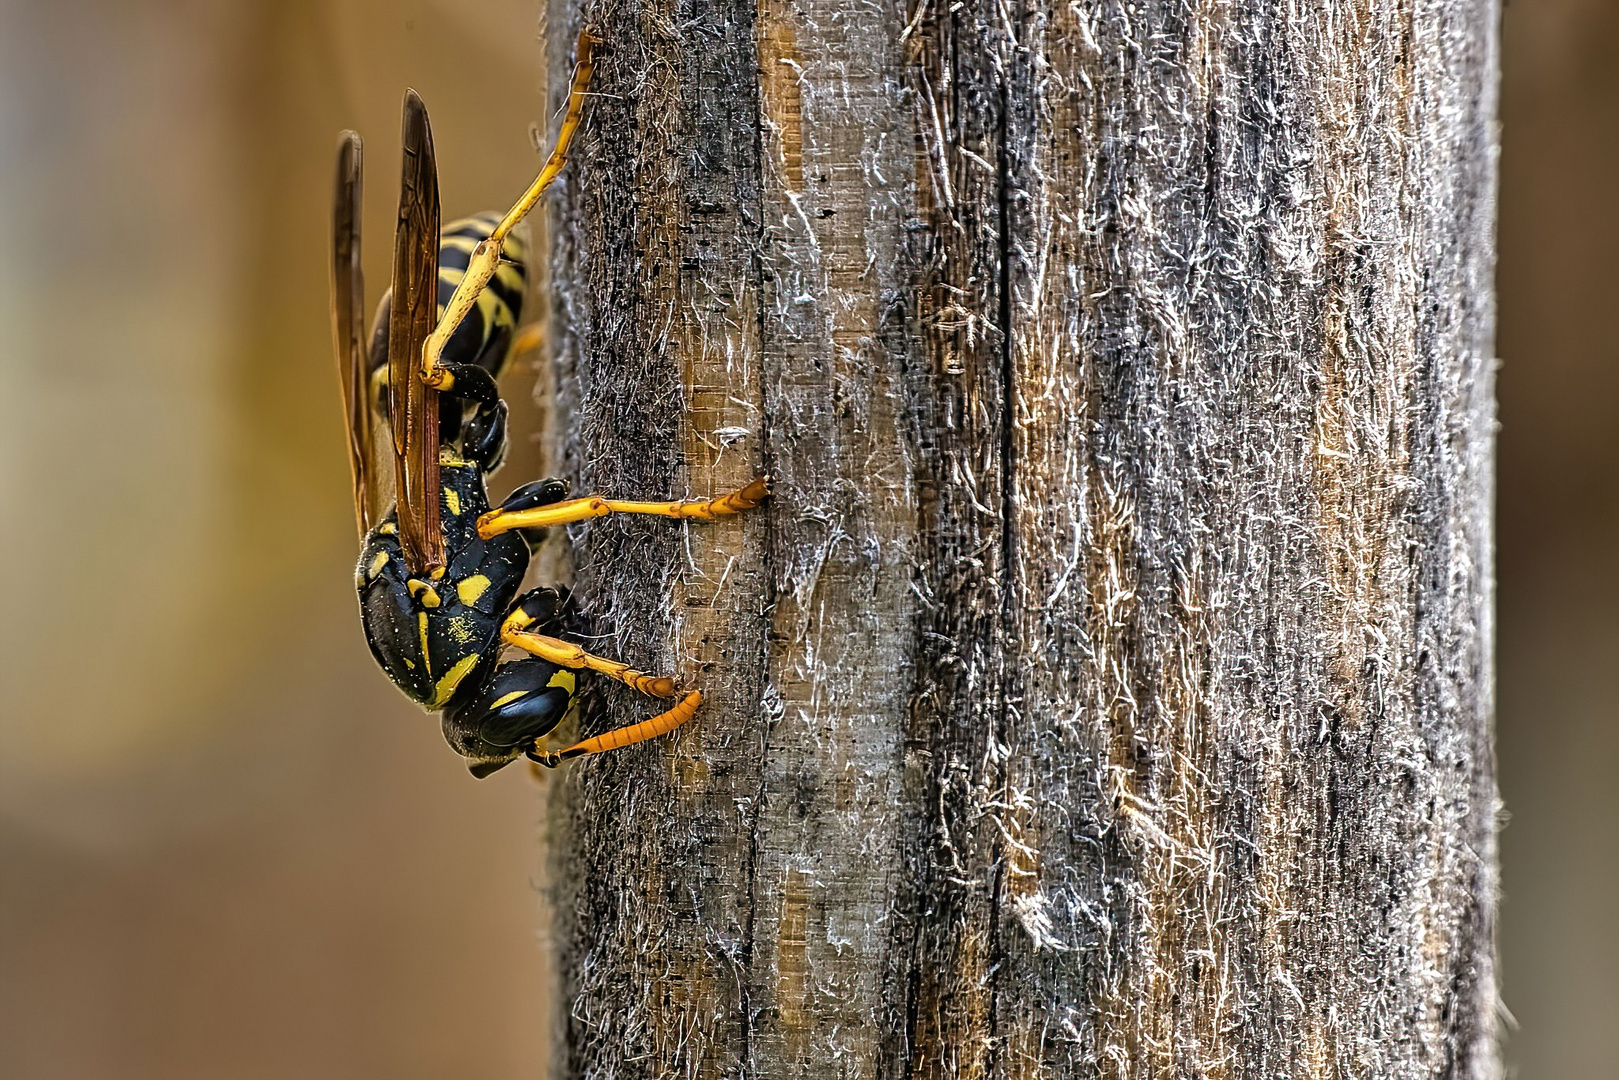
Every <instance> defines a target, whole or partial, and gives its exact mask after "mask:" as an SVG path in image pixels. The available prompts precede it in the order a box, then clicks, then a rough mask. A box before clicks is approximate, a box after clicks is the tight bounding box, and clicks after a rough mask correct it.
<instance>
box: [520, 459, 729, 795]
mask: <svg viewBox="0 0 1619 1080" xmlns="http://www.w3.org/2000/svg"><path fill="white" fill-rule="evenodd" d="M519 490H521V489H519ZM557 595H558V594H557V593H556V592H555V591H554V590H551V589H535V590H533V591H532V592H529V593H527V594H526V595H524V596H523V597H522V598H520V599H519V600H518V601H517V603H516V604H514V605H513V606H512V611H511V614H509V615H507V616H506V621H505V622H504V623H502V624H501V628H500V638H501V641H503V642H504V643H505V644H507V645H511V646H515V647H516V648H519V649H522V650H523V651H524V652H527V653H529V654H531V655H532V656H534V657H536V658H538V659H540V660H544V661H546V662H547V663H550V664H555V665H556V666H558V667H562V668H568V669H571V670H577V671H594V672H597V673H598V674H601V675H606V676H607V677H609V678H612V679H617V680H618V681H619V682H621V683H623V684H624V685H626V686H629V687H633V688H634V689H636V690H639V691H641V693H643V694H646V695H648V696H649V697H655V698H674V697H680V698H681V700H680V702H679V704H677V705H676V706H675V707H674V708H672V709H669V710H667V711H665V712H662V713H659V714H658V715H657V716H654V717H652V718H651V719H650V720H643V721H641V722H640V723H637V724H627V725H625V726H624V727H621V728H614V729H613V730H612V731H608V732H605V733H604V734H601V735H597V736H595V737H593V738H589V739H584V740H582V741H580V742H576V743H574V744H573V745H572V746H569V747H567V748H566V749H563V750H559V751H550V752H548V751H543V750H541V749H540V739H536V740H535V741H534V748H533V749H532V750H530V751H528V757H529V758H530V759H531V760H533V761H535V762H538V763H539V764H541V765H545V766H547V767H549V768H555V767H556V766H557V765H559V764H561V763H562V762H563V761H566V760H567V759H568V758H574V757H580V756H582V755H584V754H599V753H602V752H603V751H606V750H617V749H619V748H620V747H623V746H630V745H632V744H634V743H638V742H644V741H645V740H647V739H655V738H657V737H658V736H659V735H664V734H667V733H668V732H671V731H673V730H674V729H675V728H677V727H679V726H680V725H682V724H684V723H685V722H686V721H688V720H690V719H691V718H692V717H693V716H694V715H696V713H697V707H698V706H699V705H701V704H702V703H703V695H702V694H701V693H699V692H698V691H696V690H692V691H689V692H687V693H686V694H685V695H684V696H682V695H681V694H680V689H679V687H677V686H676V685H675V681H674V680H673V679H669V678H664V677H662V676H657V675H647V674H644V673H642V672H639V671H636V670H635V669H634V668H632V667H630V666H629V665H628V664H621V663H619V662H618V661H616V660H607V659H604V658H603V657H600V656H595V655H593V654H591V653H588V652H586V651H585V650H584V649H583V648H582V647H580V646H578V645H575V644H573V643H572V642H571V641H563V640H562V639H561V638H555V637H551V636H549V635H546V634H537V633H534V632H533V631H532V628H533V627H535V626H544V625H545V624H546V623H547V622H548V621H550V620H549V619H548V618H547V616H546V611H547V608H546V605H548V604H550V605H554V604H555V603H556V598H557ZM550 611H551V612H552V613H554V611H555V607H554V606H553V607H551V608H550ZM542 738H543V736H542Z"/></svg>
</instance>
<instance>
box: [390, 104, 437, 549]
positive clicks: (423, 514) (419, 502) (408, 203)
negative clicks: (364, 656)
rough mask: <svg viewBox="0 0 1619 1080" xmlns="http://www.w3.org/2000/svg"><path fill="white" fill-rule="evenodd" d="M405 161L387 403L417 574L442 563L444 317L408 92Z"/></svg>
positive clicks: (418, 125)
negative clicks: (431, 368) (435, 381)
mask: <svg viewBox="0 0 1619 1080" xmlns="http://www.w3.org/2000/svg"><path fill="white" fill-rule="evenodd" d="M402 142H403V143H404V150H405V153H404V167H403V172H402V175H401V177H400V185H399V225H398V228H397V230H396V231H395V233H394V272H393V306H392V309H391V314H390V318H389V321H388V408H389V416H390V419H391V421H392V425H393V443H394V480H395V485H394V488H395V490H394V497H395V502H396V503H397V505H398V508H399V541H400V545H401V546H402V547H403V548H404V554H405V563H406V565H407V566H408V567H409V568H410V570H411V572H412V573H415V574H425V573H428V572H429V571H431V570H433V569H435V568H436V567H440V566H443V565H444V534H443V533H442V532H441V531H440V530H439V477H438V449H439V447H438V441H439V428H438V391H436V390H432V389H429V388H428V387H427V385H426V384H424V383H423V382H422V379H421V372H420V367H421V360H422V343H423V342H425V341H426V340H427V335H428V334H430V333H432V332H433V325H434V323H436V322H437V321H438V241H439V236H438V219H439V207H438V167H437V164H436V163H435V162H434V159H433V132H432V129H431V128H430V127H429V126H428V122H427V107H426V106H425V105H423V104H422V99H421V98H420V97H418V96H417V94H416V91H414V90H407V91H405V116H404V124H403V130H402Z"/></svg>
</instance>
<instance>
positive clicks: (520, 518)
mask: <svg viewBox="0 0 1619 1080" xmlns="http://www.w3.org/2000/svg"><path fill="white" fill-rule="evenodd" d="M769 495H770V480H769V479H768V478H767V477H763V476H761V477H758V478H757V479H755V480H754V481H753V483H751V484H749V485H748V486H747V487H745V488H741V489H739V490H737V491H733V492H731V493H730V494H729V495H721V496H720V497H719V498H717V499H694V500H688V501H686V502H631V501H629V500H627V499H605V498H603V497H602V496H600V495H592V496H590V497H589V498H584V499H568V500H567V501H565V502H559V503H552V504H551V505H549V506H537V507H535V508H534V509H532V510H491V511H489V513H487V514H484V515H483V516H482V517H480V518H479V519H478V535H479V536H481V537H483V538H484V539H485V540H488V539H489V538H490V537H494V536H499V535H500V534H501V533H504V532H511V531H512V530H513V529H541V528H545V527H547V526H551V525H567V524H569V523H571V522H575V521H589V520H590V519H591V518H599V517H605V516H606V515H608V514H653V515H655V516H658V517H671V518H693V519H696V520H698V521H712V520H713V519H715V518H717V517H721V516H723V515H725V514H740V513H741V512H742V511H744V510H751V509H753V508H754V507H755V506H758V505H759V504H760V503H762V502H764V500H765V499H766V498H767V497H768V496H769Z"/></svg>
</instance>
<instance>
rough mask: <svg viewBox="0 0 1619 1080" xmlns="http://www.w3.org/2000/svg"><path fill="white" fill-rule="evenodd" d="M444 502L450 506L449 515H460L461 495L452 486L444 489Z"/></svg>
mask: <svg viewBox="0 0 1619 1080" xmlns="http://www.w3.org/2000/svg"><path fill="white" fill-rule="evenodd" d="M444 504H445V505H446V506H448V507H449V508H450V516H451V517H460V516H461V496H460V495H458V494H457V493H456V490H455V489H454V488H448V487H447V488H445V489H444Z"/></svg>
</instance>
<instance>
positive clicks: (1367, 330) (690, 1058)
mask: <svg viewBox="0 0 1619 1080" xmlns="http://www.w3.org/2000/svg"><path fill="white" fill-rule="evenodd" d="M588 11H589V19H590V25H591V26H592V28H594V29H595V30H596V31H597V32H598V33H599V34H600V35H601V36H602V37H603V38H604V39H605V41H606V42H607V45H606V47H605V48H604V49H603V50H602V52H601V54H600V59H599V66H598V69H597V70H598V74H597V81H596V85H595V89H596V90H597V91H598V92H599V94H600V96H599V97H598V98H597V99H596V101H595V102H594V105H593V111H592V113H591V116H590V119H589V121H588V128H587V132H586V134H585V136H584V138H583V139H582V141H581V149H580V155H579V165H578V168H577V172H576V174H575V175H574V176H572V177H570V179H569V183H568V185H567V191H566V193H565V195H564V196H563V202H562V206H561V216H560V220H559V223H558V225H557V229H556V235H557V238H558V249H557V256H556V263H555V267H554V270H555V280H556V282H557V288H558V292H559V304H558V313H559V315H558V324H559V325H558V330H559V335H558V342H557V352H558V358H557V359H558V364H557V371H558V377H559V380H560V381H559V385H558V387H557V393H558V400H559V401H560V402H561V404H562V406H563V411H564V413H565V414H567V415H569V416H570V417H571V421H570V424H571V426H570V428H569V431H568V433H567V434H568V437H569V438H571V439H572V440H573V442H572V446H573V447H574V451H575V452H574V456H573V457H572V458H571V462H570V467H571V468H572V469H573V471H574V473H575V476H576V479H577V481H578V482H579V483H580V484H581V485H582V486H584V487H588V488H591V489H595V490H601V491H607V492H611V493H614V494H617V495H622V496H629V497H640V496H647V497H653V496H660V495H663V494H666V493H670V492H673V493H676V494H682V495H683V494H687V493H690V494H693V495H696V494H706V493H709V492H716V491H719V490H722V489H726V488H730V487H733V486H736V485H738V484H740V483H742V482H744V481H746V480H747V479H748V478H749V477H750V476H752V475H753V474H754V472H755V471H756V470H758V469H761V468H762V469H765V470H768V471H769V472H770V474H771V475H772V476H773V477H774V479H775V491H776V494H775V497H774V499H773V500H772V501H771V502H770V503H769V504H768V505H767V506H766V507H765V508H764V509H762V510H760V511H756V512H754V513H752V514H750V515H748V516H747V517H746V518H745V519H743V520H733V521H729V522H722V523H718V524H712V525H692V526H689V527H684V528H682V527H678V526H674V525H671V524H670V523H666V522H656V521H654V522H647V521H631V522H619V521H615V520H612V519H604V520H602V521H598V522H596V523H593V524H591V525H590V526H589V527H588V528H586V529H583V530H581V531H579V532H578V533H577V534H576V536H575V541H576V548H577V551H578V558H579V572H578V584H577V591H578V594H579V597H580V600H581V603H582V605H583V608H584V610H585V616H584V619H583V622H582V624H581V626H580V629H581V630H582V631H584V632H588V633H597V634H601V635H603V636H602V637H601V638H599V639H597V640H596V644H597V646H598V651H602V652H607V653H609V654H612V655H617V656H620V657H622V658H624V659H626V660H629V661H631V662H633V663H635V664H637V666H641V667H644V668H646V669H648V670H660V671H662V670H674V671H679V672H681V673H683V674H684V675H685V676H686V677H687V678H688V679H690V680H692V681H694V682H696V683H698V684H700V685H701V686H702V687H703V689H704V691H705V693H706V694H707V695H708V703H707V704H706V705H705V706H704V709H703V712H702V713H701V714H700V716H699V719H698V720H697V721H696V722H694V723H693V724H692V725H690V726H689V727H688V728H687V729H685V730H684V731H682V732H681V733H680V734H679V735H678V736H676V737H674V738H673V739H671V740H665V741H662V742H659V743H656V744H653V745H650V746H645V747H639V748H635V749H632V750H628V751H624V752H621V753H618V754H615V755H612V756H610V757H607V758H604V759H600V760H591V761H586V762H582V763H578V764H576V765H574V766H573V767H572V768H570V769H568V770H567V771H565V772H564V773H562V774H560V775H559V776H558V777H557V778H555V780H553V781H552V782H551V784H550V785H549V788H548V791H549V795H550V800H551V807H552V810H551V821H552V824H553V828H552V829H551V832H550V840H551V843H552V859H551V871H552V880H551V881H550V882H549V883H548V885H547V888H548V890H549V895H550V896H551V897H552V899H553V901H554V903H555V909H554V910H555V916H556V925H555V927H554V928H553V930H554V936H555V940H556V942H557V945H558V948H559V950H560V951H559V953H558V961H557V962H558V965H559V972H560V979H561V985H560V990H561V997H560V999H559V1000H563V1001H567V1002H571V1011H570V1012H569V1013H568V1014H567V1015H566V1016H562V1017H558V1018H557V1031H558V1038H559V1042H558V1057H557V1061H556V1063H555V1065H556V1074H557V1075H559V1076H561V1075H566V1076H573V1075H580V1076H594V1077H609V1076H612V1077H629V1076H660V1077H661V1076H694V1077H699V1076H700V1077H710V1076H761V1077H763V1076H789V1075H795V1076H815V1077H822V1076H848V1077H856V1076H862V1077H863V1076H919V1077H933V1076H938V1077H980V1076H984V1077H1000V1076H1025V1075H1028V1076H1044V1075H1049V1076H1108V1077H1125V1076H1130V1077H1146V1076H1152V1077H1169V1076H1176V1077H1180V1076H1184V1077H1211V1078H1212V1077H1223V1076H1231V1077H1236V1076H1244V1077H1246V1076H1346V1077H1347V1076H1375V1077H1406V1076H1410V1077H1416V1076H1483V1075H1489V1074H1491V1073H1492V1071H1493V1070H1494V1069H1495V1061H1496V1057H1495V1049H1494V1030H1495V1019H1494V1015H1495V1014H1494V1010H1495V984H1494V972H1493V964H1492V958H1493V943H1492V934H1493V915H1494V904H1495V881H1496V871H1495V861H1494V860H1495V839H1494V829H1495V815H1496V795H1495V787H1494V779H1493V772H1492V761H1491V747H1490V717H1491V640H1492V638H1491V601H1490V588H1491V586H1490V565H1491V547H1490V545H1491V533H1490V517H1489V514H1490V506H1491V498H1492V492H1491V454H1492V450H1493V433H1492V423H1493V403H1492V374H1491V372H1492V366H1493V359H1492V356H1493V353H1492V344H1493V341H1492V339H1493V307H1492V301H1491V274H1492V259H1493V248H1492V242H1493V240H1492V235H1493V204H1494V177H1495V147H1496V139H1495V130H1494V118H1495V80H1496V70H1497V64H1496V52H1495V49H1496V44H1495V27H1496V15H1497V12H1496V10H1495V7H1494V5H1493V3H1492V2H1490V0H1425V2H1417V3H1409V2H1408V3H1396V2H1394V0H1369V2H1362V3H1357V4H1344V3H1335V2H1328V3H1322V4H1306V5H1294V6H1289V5H1271V4H1263V3H1256V2H1254V0H1230V2H1226V3H1205V4H1181V3H1160V2H1146V0H1143V2H1138V3H1130V4H1118V3H1090V2H1084V0H1077V2H1075V3H1069V4H1057V3H1051V4H1044V5H1043V4H1039V3H1033V2H1028V0H1024V2H1020V3H1010V4H1008V3H1002V2H995V3H991V2H989V0H964V2H962V3H958V4H952V5H945V4H943V3H939V2H938V0H931V2H928V0H924V2H921V3H920V6H912V7H906V6H904V5H902V4H893V3H891V4H870V3H853V4H851V3H845V2H841V0H840V2H836V3H829V2H826V0H762V2H761V3H759V4H758V5H757V6H756V5H754V4H746V3H739V2H737V0H716V2H712V3H699V2H696V0H640V2H633V0H604V2H601V3H598V4H593V5H591V6H590V7H589V9H588ZM578 19H579V13H578V11H577V10H573V9H571V8H568V7H566V6H564V7H559V8H557V9H556V10H554V11H553V12H552V18H551V39H552V40H553V41H554V42H563V41H568V40H571V35H570V34H569V33H567V32H565V31H567V30H569V29H571V28H572V27H575V26H576V25H577V22H578ZM552 60H553V65H552V66H553V71H554V72H555V73H556V75H555V77H554V79H553V81H554V82H555V83H556V84H557V85H558V87H560V83H561V81H562V80H563V78H564V77H565V71H566V56H565V54H564V53H563V52H562V51H561V49H560V46H558V48H557V51H556V52H555V53H554V54H553V57H552ZM595 697H596V700H597V708H595V709H594V710H592V713H591V715H589V716H587V717H586V718H585V723H586V725H587V726H590V727H592V728H597V727H600V726H605V725H607V724H610V723H614V722H620V721H622V720H624V719H625V718H627V717H629V716H630V715H632V714H633V715H645V711H646V710H645V703H644V702H643V701H638V700H636V699H635V698H634V696H633V695H632V694H630V693H628V692H627V691H624V692H620V691H617V690H615V689H614V688H611V687H599V688H598V690H597V692H596V694H595Z"/></svg>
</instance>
